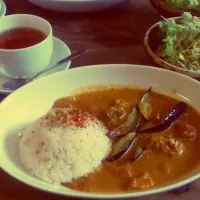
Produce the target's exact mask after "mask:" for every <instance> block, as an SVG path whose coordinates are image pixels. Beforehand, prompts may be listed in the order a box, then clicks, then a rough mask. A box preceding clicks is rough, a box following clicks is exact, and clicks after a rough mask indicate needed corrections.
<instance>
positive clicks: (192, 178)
mask: <svg viewBox="0 0 200 200" xmlns="http://www.w3.org/2000/svg"><path fill="white" fill-rule="evenodd" d="M95 67H96V68H105V70H106V69H107V68H108V67H109V68H113V70H116V68H121V69H124V68H135V70H138V69H141V68H143V69H142V70H153V71H159V72H163V73H167V74H169V75H176V76H179V77H180V78H181V79H186V80H188V81H190V82H193V83H195V84H198V86H199V88H200V82H199V81H197V80H194V79H192V78H190V77H188V76H186V75H183V74H179V73H175V72H173V71H169V70H166V69H160V68H156V67H153V66H147V65H134V64H100V65H88V66H82V67H78V68H73V69H70V70H67V71H61V72H57V73H54V74H51V75H49V76H45V77H42V78H40V79H38V82H39V81H45V80H48V78H49V77H53V76H54V77H55V79H56V78H59V76H60V75H62V74H64V75H65V76H67V74H68V73H69V75H70V71H76V72H77V71H80V72H81V71H82V70H85V69H86V70H87V69H90V68H95ZM80 72H79V73H80ZM30 84H34V82H31V83H29V84H27V85H25V86H23V87H21V88H20V89H19V90H23V89H25V88H26V87H28V85H30ZM26 89H27V88H26ZM19 90H17V91H15V92H13V93H12V94H11V95H9V96H8V98H6V99H5V100H3V106H4V103H5V104H7V102H9V101H10V99H12V98H13V96H15V95H16V93H18V91H19ZM0 109H1V105H0ZM0 167H1V168H2V169H3V171H5V172H6V173H7V174H9V175H10V176H12V177H13V178H15V179H16V180H18V181H20V182H22V183H24V184H26V185H28V186H31V187H33V188H35V189H38V190H40V191H45V192H49V193H51V194H57V195H61V196H68V197H76V198H83V199H94V198H95V199H122V198H134V197H143V196H147V195H152V194H159V193H161V192H164V191H169V190H172V189H175V188H178V187H181V186H183V185H186V184H189V183H191V182H193V181H195V180H198V179H200V173H195V174H194V175H191V176H190V177H188V178H187V177H186V178H185V179H183V180H181V181H179V182H178V183H172V184H171V185H167V186H160V187H159V188H156V189H150V190H146V191H140V192H130V193H122V194H120V193H114V194H99V193H85V192H78V191H76V192H75V193H70V192H64V191H63V190H62V191H60V190H54V189H52V188H53V187H50V186H52V184H46V183H44V184H45V185H46V187H43V188H42V187H40V186H38V185H37V184H36V183H33V182H31V181H30V179H25V178H23V177H19V176H18V175H17V174H15V173H13V172H11V171H10V170H8V169H7V168H6V166H5V165H2V163H1V161H0ZM20 171H21V170H20ZM22 173H23V172H22ZM23 174H24V173H23ZM28 177H30V178H31V176H29V175H28ZM39 182H41V183H42V181H39ZM47 186H48V187H47ZM59 187H62V186H59Z"/></svg>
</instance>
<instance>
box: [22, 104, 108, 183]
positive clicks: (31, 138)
mask: <svg viewBox="0 0 200 200" xmlns="http://www.w3.org/2000/svg"><path fill="white" fill-rule="evenodd" d="M69 111H70V109H66V108H65V109H53V110H52V111H51V112H50V113H49V114H48V115H47V116H45V117H43V118H41V119H39V120H38V121H37V122H35V123H34V124H32V125H31V126H29V127H27V128H26V129H25V130H23V132H22V137H21V139H20V142H19V156H20V159H21V162H22V164H23V165H24V167H25V168H26V169H27V170H28V171H29V172H30V173H31V174H32V175H33V176H34V177H36V178H38V179H40V180H42V181H44V182H48V183H53V184H61V183H66V182H71V181H72V180H73V179H76V178H78V177H82V176H86V175H88V174H89V173H91V172H93V171H95V170H96V169H97V168H98V167H99V166H100V165H101V162H102V160H103V159H104V158H105V157H106V156H107V155H108V153H109V152H110V148H111V144H110V141H109V139H108V138H107V136H106V132H107V130H106V129H105V127H104V126H103V125H102V124H101V123H100V122H98V121H97V120H96V119H95V120H94V118H93V120H90V119H91V116H90V115H89V114H87V113H84V114H86V115H87V122H86V125H85V126H83V127H78V126H75V125H73V124H68V125H66V124H64V123H65V122H63V119H64V118H65V119H66V118H67V122H71V118H70V117H69V116H70V115H69ZM60 113H61V115H60ZM63 113H64V115H63Z"/></svg>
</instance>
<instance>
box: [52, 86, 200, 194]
mask: <svg viewBox="0 0 200 200" xmlns="http://www.w3.org/2000/svg"><path fill="white" fill-rule="evenodd" d="M143 93H144V91H143V90H139V89H134V88H115V89H105V90H101V91H92V92H87V93H83V94H79V95H75V96H73V97H65V98H62V99H59V100H57V101H56V102H55V104H54V107H57V108H58V107H75V108H77V109H81V110H84V111H87V112H88V113H90V114H92V115H93V116H95V117H97V118H98V119H99V120H101V121H102V122H103V123H104V125H105V126H106V127H107V129H108V130H113V128H115V127H117V126H119V125H120V124H121V123H122V122H123V121H124V120H125V119H126V117H127V115H128V114H129V113H130V111H131V109H132V107H133V106H134V105H135V104H137V103H138V102H139V101H140V99H141V96H142V95H143ZM177 102H178V101H177V100H176V99H173V98H171V97H168V96H165V95H162V94H158V93H152V114H151V116H150V121H152V122H153V123H158V122H159V121H161V120H162V119H163V118H164V117H165V116H166V115H167V114H168V113H169V111H170V109H171V108H172V107H173V106H174V105H175V104H176V103H177ZM199 122H200V114H199V113H198V112H197V111H196V110H195V109H194V108H192V107H191V106H188V107H187V109H186V110H185V112H184V114H183V115H182V116H181V117H180V118H179V120H178V121H176V122H175V123H174V124H173V125H172V126H171V127H170V128H168V129H166V130H163V131H162V132H159V133H153V134H152V133H140V134H138V141H139V143H140V144H141V145H142V146H145V152H144V154H143V155H142V157H141V158H139V159H138V160H136V161H133V159H132V158H133V154H134V144H133V146H131V148H130V149H129V151H128V152H127V153H126V154H125V155H124V156H122V157H121V158H119V159H117V160H115V161H113V162H108V161H106V160H105V161H103V163H102V166H101V167H100V168H99V169H98V170H96V171H95V172H94V173H91V174H89V175H88V176H87V177H82V178H78V179H76V180H74V181H73V182H72V183H66V184H64V185H65V186H67V187H69V188H71V189H74V190H79V191H85V192H98V193H99V192H100V193H116V192H119V193H120V192H130V191H138V190H144V189H150V188H155V187H160V186H162V185H165V184H169V183H172V182H176V181H177V180H180V179H181V178H183V177H184V176H186V175H187V174H188V173H190V172H192V171H193V170H194V169H196V168H197V167H198V166H199V164H200V157H199V156H198V151H199V146H200V123H199ZM80 167H81V166H80Z"/></svg>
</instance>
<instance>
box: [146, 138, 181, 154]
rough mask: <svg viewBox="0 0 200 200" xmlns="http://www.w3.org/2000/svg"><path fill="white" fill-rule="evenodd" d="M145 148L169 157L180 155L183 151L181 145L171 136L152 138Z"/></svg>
mask: <svg viewBox="0 0 200 200" xmlns="http://www.w3.org/2000/svg"><path fill="white" fill-rule="evenodd" d="M147 148H148V149H151V150H153V151H157V152H159V153H164V154H167V155H170V156H172V155H180V154H182V153H183V151H184V145H183V143H182V142H181V141H179V140H177V139H175V138H173V137H172V136H167V137H164V136H159V137H158V136H155V137H152V138H151V141H150V143H149V145H148V147H147Z"/></svg>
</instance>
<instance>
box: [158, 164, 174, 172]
mask: <svg viewBox="0 0 200 200" xmlns="http://www.w3.org/2000/svg"><path fill="white" fill-rule="evenodd" d="M158 167H159V169H160V170H161V171H162V172H164V173H165V174H169V173H170V172H171V171H172V169H173V164H172V163H171V164H170V163H162V164H159V165H158Z"/></svg>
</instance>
